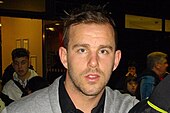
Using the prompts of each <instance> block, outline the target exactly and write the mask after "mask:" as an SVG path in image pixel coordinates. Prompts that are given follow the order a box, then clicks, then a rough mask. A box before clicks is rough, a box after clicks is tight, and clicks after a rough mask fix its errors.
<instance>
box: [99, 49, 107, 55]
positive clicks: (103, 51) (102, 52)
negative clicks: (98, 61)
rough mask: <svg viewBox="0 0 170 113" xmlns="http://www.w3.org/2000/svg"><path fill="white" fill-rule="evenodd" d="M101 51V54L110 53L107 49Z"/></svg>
mask: <svg viewBox="0 0 170 113" xmlns="http://www.w3.org/2000/svg"><path fill="white" fill-rule="evenodd" d="M99 53H101V54H109V52H108V51H107V50H105V49H102V50H100V51H99Z"/></svg>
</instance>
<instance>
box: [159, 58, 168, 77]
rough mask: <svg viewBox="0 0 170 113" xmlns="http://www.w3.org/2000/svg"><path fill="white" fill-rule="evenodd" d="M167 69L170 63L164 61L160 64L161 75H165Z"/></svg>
mask: <svg viewBox="0 0 170 113" xmlns="http://www.w3.org/2000/svg"><path fill="white" fill-rule="evenodd" d="M167 67H168V61H167V59H164V60H163V61H162V62H161V63H159V68H158V70H159V72H160V73H161V75H164V74H165V73H166V72H167Z"/></svg>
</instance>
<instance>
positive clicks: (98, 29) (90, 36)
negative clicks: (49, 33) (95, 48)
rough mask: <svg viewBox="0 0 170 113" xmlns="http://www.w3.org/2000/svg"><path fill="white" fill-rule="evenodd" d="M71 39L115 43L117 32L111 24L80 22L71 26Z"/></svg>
mask: <svg viewBox="0 0 170 113" xmlns="http://www.w3.org/2000/svg"><path fill="white" fill-rule="evenodd" d="M73 39H74V40H73ZM69 40H70V42H71V41H83V42H85V41H86V42H90V43H92V42H98V44H99V42H100V43H105V42H107V43H108V42H109V43H110V44H114V45H115V32H114V30H113V27H112V26H111V25H110V24H95V23H90V24H78V25H73V26H71V27H70V31H69ZM95 44H96V43H95Z"/></svg>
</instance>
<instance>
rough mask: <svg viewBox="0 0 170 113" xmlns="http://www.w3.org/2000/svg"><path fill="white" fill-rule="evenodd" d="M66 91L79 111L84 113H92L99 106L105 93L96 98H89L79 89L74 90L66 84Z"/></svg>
mask: <svg viewBox="0 0 170 113" xmlns="http://www.w3.org/2000/svg"><path fill="white" fill-rule="evenodd" d="M65 88H66V91H67V93H68V95H69V97H70V98H71V100H72V102H73V103H74V105H75V107H76V108H77V109H80V110H81V111H83V112H84V113H91V110H92V109H93V108H94V107H96V106H97V105H98V102H99V100H100V98H101V97H102V94H103V92H104V91H102V92H101V93H99V94H98V95H95V96H88V95H85V94H83V93H82V92H81V91H79V90H78V89H77V88H75V87H74V88H73V87H72V85H71V86H70V84H69V85H68V84H67V83H65Z"/></svg>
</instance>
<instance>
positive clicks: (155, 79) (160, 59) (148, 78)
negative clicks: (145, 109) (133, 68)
mask: <svg viewBox="0 0 170 113" xmlns="http://www.w3.org/2000/svg"><path fill="white" fill-rule="evenodd" d="M167 67H168V62H167V54H165V53H163V52H152V53H150V54H149V55H147V70H146V71H144V72H143V73H142V74H141V75H139V76H138V82H139V85H140V86H139V95H140V99H141V100H143V99H146V98H148V97H150V95H151V94H152V92H153V89H154V88H155V86H157V85H158V83H159V82H160V81H161V78H162V76H164V74H165V73H166V72H167Z"/></svg>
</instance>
